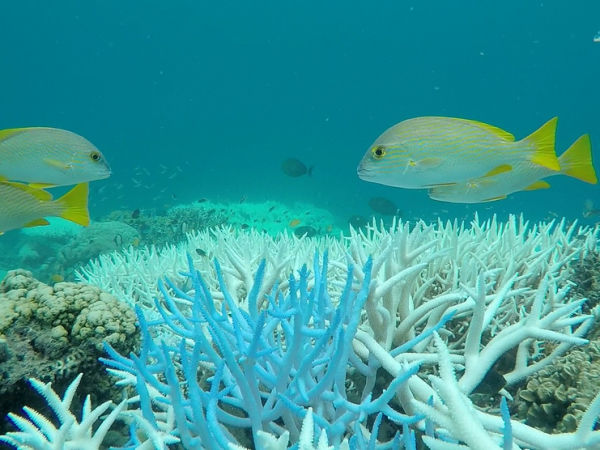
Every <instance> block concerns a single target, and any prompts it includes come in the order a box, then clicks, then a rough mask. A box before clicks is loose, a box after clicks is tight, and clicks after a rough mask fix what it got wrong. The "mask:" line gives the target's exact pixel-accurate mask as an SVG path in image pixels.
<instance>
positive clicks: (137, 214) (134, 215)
mask: <svg viewBox="0 0 600 450" xmlns="http://www.w3.org/2000/svg"><path fill="white" fill-rule="evenodd" d="M139 217H140V210H139V209H134V210H133V212H132V213H131V218H132V219H137V218H139Z"/></svg>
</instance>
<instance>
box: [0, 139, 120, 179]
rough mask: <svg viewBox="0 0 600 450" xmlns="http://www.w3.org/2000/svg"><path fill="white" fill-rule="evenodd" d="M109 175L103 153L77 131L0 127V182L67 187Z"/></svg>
mask: <svg viewBox="0 0 600 450" xmlns="http://www.w3.org/2000/svg"><path fill="white" fill-rule="evenodd" d="M108 176H110V167H109V166H108V163H107V162H106V158H105V157H104V155H103V154H102V153H101V152H100V150H98V149H97V148H96V147H95V146H94V144H92V143H91V142H90V141H88V140H87V139H85V138H84V137H82V136H79V135H78V134H75V133H72V132H71V131H67V130H61V129H58V128H45V127H32V128H13V129H8V130H0V181H20V182H23V183H28V184H30V185H32V186H33V187H40V188H43V187H50V186H67V185H70V184H78V183H83V182H86V181H93V180H99V179H102V178H107V177H108Z"/></svg>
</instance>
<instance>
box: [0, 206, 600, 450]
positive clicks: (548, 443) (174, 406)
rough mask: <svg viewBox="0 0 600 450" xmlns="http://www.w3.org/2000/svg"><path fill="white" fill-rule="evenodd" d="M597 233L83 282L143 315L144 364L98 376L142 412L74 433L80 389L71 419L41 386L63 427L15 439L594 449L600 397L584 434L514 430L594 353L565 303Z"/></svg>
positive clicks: (90, 412) (194, 238) (506, 230)
mask: <svg viewBox="0 0 600 450" xmlns="http://www.w3.org/2000/svg"><path fill="white" fill-rule="evenodd" d="M599 232H600V230H599V229H598V227H596V228H593V229H591V228H578V227H577V226H576V225H575V224H572V225H567V224H565V223H564V222H560V223H542V224H537V225H531V224H528V223H527V222H525V221H523V219H519V218H515V217H511V218H510V219H509V220H508V221H507V222H506V223H500V222H497V221H496V220H495V219H492V220H490V221H487V222H483V223H481V222H479V221H478V220H477V219H475V220H474V221H473V222H472V223H471V224H470V226H466V225H464V224H459V223H447V224H443V223H438V224H436V225H428V224H425V223H423V222H419V223H416V224H413V225H412V226H411V225H409V224H408V223H402V222H395V223H394V224H393V225H392V226H391V227H390V228H388V229H385V228H384V227H383V226H376V224H373V225H371V226H369V227H367V228H366V229H364V230H363V231H355V230H350V234H349V235H348V236H345V237H344V236H342V237H340V238H338V239H334V238H331V237H328V238H309V237H304V238H298V237H296V236H290V235H287V234H285V233H284V234H280V235H278V236H277V237H274V238H273V237H269V236H268V235H266V234H260V233H258V232H256V231H250V230H247V231H243V232H236V231H233V230H231V229H227V228H220V229H215V230H211V231H206V232H202V233H196V234H189V235H188V241H187V243H186V244H182V245H180V246H177V247H168V248H165V249H164V250H160V251H159V250H156V249H143V248H140V249H134V248H131V249H129V250H128V251H125V252H121V253H113V254H110V255H106V256H102V257H100V258H99V259H98V260H96V261H95V262H93V263H91V264H89V265H88V266H86V267H84V268H82V269H81V270H80V271H79V278H80V281H85V282H88V283H91V284H94V285H96V286H99V287H100V288H102V289H104V290H106V291H108V292H110V293H111V294H113V295H115V296H116V297H117V298H118V299H119V300H122V301H123V302H127V303H129V304H130V305H132V306H134V307H135V311H136V314H137V320H138V323H139V326H140V329H141V337H142V345H141V348H140V349H139V350H138V351H134V352H131V353H130V354H122V353H120V352H119V351H117V350H115V349H114V348H113V347H112V346H111V345H110V344H109V343H106V344H105V349H106V356H105V357H104V358H102V362H103V363H104V364H105V365H106V366H107V368H108V372H109V373H110V374H112V375H113V376H115V380H116V383H117V384H118V385H119V386H123V387H124V392H127V393H128V398H127V399H126V400H124V401H123V402H121V403H120V404H119V405H117V406H114V407H113V409H112V410H110V409H109V403H108V402H107V403H103V404H101V405H100V406H98V407H96V408H95V409H92V406H91V404H90V402H89V400H86V403H85V406H84V408H83V414H82V418H81V421H78V420H77V418H76V417H75V415H74V414H73V412H71V410H73V411H75V410H77V411H78V410H79V407H78V406H75V405H72V403H73V402H72V400H73V395H74V392H75V389H76V388H77V385H78V383H79V379H80V378H79V377H78V378H76V379H75V381H73V383H72V385H71V386H70V387H69V388H68V389H67V392H66V393H65V395H64V397H63V399H62V400H61V399H60V398H59V397H58V395H57V394H56V393H54V391H52V389H51V387H50V385H49V384H44V383H41V382H39V381H37V380H34V379H32V380H31V384H32V386H33V388H34V389H36V390H37V391H38V392H39V393H40V394H41V395H43V396H44V397H45V398H46V399H47V401H48V405H49V406H50V408H51V409H52V410H53V411H54V413H55V415H56V417H57V419H58V421H57V422H52V421H51V420H50V419H47V418H45V417H44V416H43V415H42V414H40V413H38V412H36V411H34V410H32V409H30V408H25V409H24V415H23V416H19V415H17V414H11V415H10V419H11V420H12V421H13V422H14V424H15V425H16V427H17V428H19V430H20V431H14V432H9V433H7V434H6V435H4V436H2V438H1V439H2V440H3V441H5V442H8V443H10V444H12V445H14V446H18V447H19V448H40V449H41V448H44V449H45V448H48V449H50V448H72V449H75V448H77V449H95V448H100V443H101V441H102V439H103V437H104V435H105V434H106V433H107V430H108V429H109V428H110V427H112V428H114V427H115V426H116V424H114V422H115V421H117V422H118V421H123V422H125V423H126V424H128V426H129V442H128V443H127V444H124V446H123V447H122V448H142V449H143V448H147V449H163V448H169V446H170V445H172V444H178V445H181V446H183V448H186V449H238V450H239V449H243V448H257V449H278V450H279V449H286V448H290V447H291V448H299V449H319V450H323V449H333V448H335V449H337V448H348V449H399V448H416V446H417V445H421V444H420V443H419V442H420V441H422V442H423V443H424V444H425V445H426V446H427V447H429V448H432V449H457V448H471V449H486V450H487V449H492V448H504V449H510V448H544V449H549V448H552V449H573V448H586V447H587V448H597V446H598V445H600V431H595V423H596V419H597V416H598V414H600V396H597V397H596V398H595V399H593V401H592V402H591V404H589V406H587V409H586V410H585V411H583V412H582V414H581V415H580V417H578V418H577V421H578V424H577V426H576V428H575V430H574V431H572V432H569V433H561V434H549V433H546V432H544V431H541V430H539V429H536V428H534V427H532V426H529V425H527V424H525V423H522V422H520V421H519V420H517V419H516V418H515V417H512V418H511V414H510V411H512V410H511V405H512V404H513V403H514V401H515V400H516V399H515V398H513V396H512V395H511V392H512V393H513V394H514V393H515V392H516V387H517V386H518V385H519V384H522V383H524V382H525V381H526V380H527V379H528V377H531V376H532V375H534V374H537V373H538V372H539V371H540V370H542V369H544V368H547V367H549V366H552V365H553V364H555V363H556V361H557V359H558V358H559V357H561V356H562V355H564V354H565V353H566V352H567V351H568V350H570V349H572V348H573V347H575V346H582V345H585V344H587V342H588V341H587V340H586V338H585V336H586V333H587V332H588V331H589V330H590V328H591V327H592V325H593V322H594V310H593V309H592V310H591V312H590V313H589V314H586V313H584V311H590V310H589V309H582V307H583V306H584V303H585V299H583V298H576V297H574V296H572V295H570V293H569V289H570V287H571V285H572V283H571V282H570V279H571V278H572V275H573V267H574V265H575V264H577V263H580V262H581V261H582V260H583V258H584V257H585V256H586V255H587V254H588V253H592V252H595V251H597V248H598V234H599ZM157 280H160V281H158V283H157V282H156V281H157ZM500 363H502V364H500ZM498 367H502V369H499V368H498ZM498 372H500V373H498ZM494 374H496V376H497V377H498V378H501V380H502V382H501V383H499V384H497V386H496V388H495V389H493V390H492V392H491V393H490V395H488V396H487V397H486V398H487V402H486V404H479V403H478V404H477V405H476V404H475V403H474V397H473V394H475V393H476V392H477V391H478V390H479V389H481V386H482V385H484V384H486V383H488V378H489V377H490V376H491V375H494ZM488 384H489V383H488ZM96 422H98V423H100V425H99V426H98V424H97V423H96Z"/></svg>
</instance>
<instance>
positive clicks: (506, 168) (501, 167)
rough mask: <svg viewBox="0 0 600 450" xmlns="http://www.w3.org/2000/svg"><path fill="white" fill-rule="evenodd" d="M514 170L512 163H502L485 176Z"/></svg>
mask: <svg viewBox="0 0 600 450" xmlns="http://www.w3.org/2000/svg"><path fill="white" fill-rule="evenodd" d="M511 170H512V166H511V165H510V164H501V165H499V166H498V167H494V168H493V169H492V170H490V171H489V172H488V173H486V174H485V175H484V177H493V176H494V175H498V174H499V173H505V172H510V171H511Z"/></svg>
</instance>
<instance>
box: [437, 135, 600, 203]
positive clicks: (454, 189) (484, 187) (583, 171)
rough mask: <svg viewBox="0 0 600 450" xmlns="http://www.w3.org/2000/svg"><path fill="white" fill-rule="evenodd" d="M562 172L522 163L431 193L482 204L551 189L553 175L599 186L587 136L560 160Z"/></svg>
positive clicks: (456, 200)
mask: <svg viewBox="0 0 600 450" xmlns="http://www.w3.org/2000/svg"><path fill="white" fill-rule="evenodd" d="M558 162H559V164H560V170H559V171H556V170H550V169H547V168H545V167H541V166H538V165H535V164H533V163H531V162H519V163H518V164H515V165H514V166H513V168H512V170H510V171H504V172H501V173H496V174H488V176H485V177H481V178H476V179H473V180H469V181H467V182H461V183H456V184H454V185H451V186H438V187H434V188H432V189H430V190H429V196H430V197H431V198H433V199H434V200H440V201H444V202H451V203H483V202H489V201H495V200H501V199H503V198H506V196H507V195H509V194H512V193H513V192H517V191H534V190H538V189H548V188H549V187H550V184H548V182H546V181H543V180H542V178H547V177H550V176H554V175H561V174H562V175H567V176H570V177H573V178H577V179H579V180H581V181H585V182H586V183H591V184H596V183H597V182H598V178H597V177H596V171H595V170H594V166H593V163H592V147H591V143H590V137H589V135H587V134H584V135H583V136H580V137H579V138H578V139H577V140H576V141H575V142H573V144H571V146H570V147H569V148H568V149H567V150H565V152H564V153H563V154H562V155H561V156H560V157H559V158H558Z"/></svg>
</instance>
